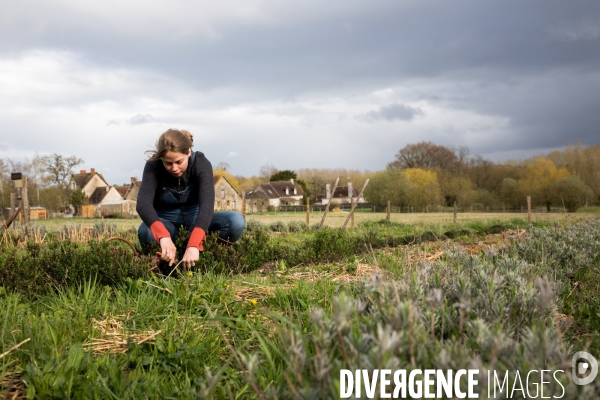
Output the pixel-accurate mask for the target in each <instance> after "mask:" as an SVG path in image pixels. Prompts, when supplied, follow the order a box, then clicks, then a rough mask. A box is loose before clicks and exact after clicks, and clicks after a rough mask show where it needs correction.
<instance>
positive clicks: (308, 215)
mask: <svg viewBox="0 0 600 400" xmlns="http://www.w3.org/2000/svg"><path fill="white" fill-rule="evenodd" d="M306 225H310V199H309V198H308V196H307V197H306Z"/></svg>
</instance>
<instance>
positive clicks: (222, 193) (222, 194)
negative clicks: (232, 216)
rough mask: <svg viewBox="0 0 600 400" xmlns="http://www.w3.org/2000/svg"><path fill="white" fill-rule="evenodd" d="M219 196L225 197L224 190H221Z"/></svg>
mask: <svg viewBox="0 0 600 400" xmlns="http://www.w3.org/2000/svg"><path fill="white" fill-rule="evenodd" d="M221 198H222V199H224V198H225V190H221Z"/></svg>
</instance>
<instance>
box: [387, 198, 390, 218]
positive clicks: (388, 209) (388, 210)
mask: <svg viewBox="0 0 600 400" xmlns="http://www.w3.org/2000/svg"><path fill="white" fill-rule="evenodd" d="M386 219H387V220H388V221H389V220H390V201H389V200H388V205H387V217H386Z"/></svg>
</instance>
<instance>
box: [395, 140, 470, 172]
mask: <svg viewBox="0 0 600 400" xmlns="http://www.w3.org/2000/svg"><path fill="white" fill-rule="evenodd" d="M465 151H466V148H463V147H461V148H460V149H459V150H458V153H459V156H460V158H464V157H465V156H466V154H465ZM459 156H457V155H456V153H455V151H454V150H452V149H449V148H448V147H445V146H438V145H436V144H433V143H431V142H419V143H415V144H409V145H406V146H405V147H404V148H402V149H401V150H400V151H399V152H398V153H396V160H394V161H392V162H391V163H389V164H388V167H389V168H396V169H407V168H422V169H434V168H441V169H443V170H448V171H452V170H457V169H459V168H460V167H461V162H460V159H459Z"/></svg>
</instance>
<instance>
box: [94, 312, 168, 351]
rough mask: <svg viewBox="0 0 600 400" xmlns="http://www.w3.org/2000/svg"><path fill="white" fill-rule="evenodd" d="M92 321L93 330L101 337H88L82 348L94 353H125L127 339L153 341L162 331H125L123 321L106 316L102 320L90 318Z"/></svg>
mask: <svg viewBox="0 0 600 400" xmlns="http://www.w3.org/2000/svg"><path fill="white" fill-rule="evenodd" d="M92 323H93V324H94V328H95V330H97V331H99V332H100V333H101V335H102V337H100V338H94V339H90V340H89V341H88V342H86V343H84V345H83V348H84V349H85V350H91V351H92V352H93V353H95V354H102V353H106V352H109V353H125V352H126V351H127V343H128V341H129V340H131V341H133V342H134V343H136V344H142V343H146V342H154V340H155V338H156V336H157V335H159V334H161V333H162V330H158V331H154V330H149V331H147V332H141V333H132V332H130V331H127V330H126V329H125V328H124V327H123V323H122V322H121V321H119V320H117V319H115V318H107V319H105V320H102V321H98V320H96V319H92Z"/></svg>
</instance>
